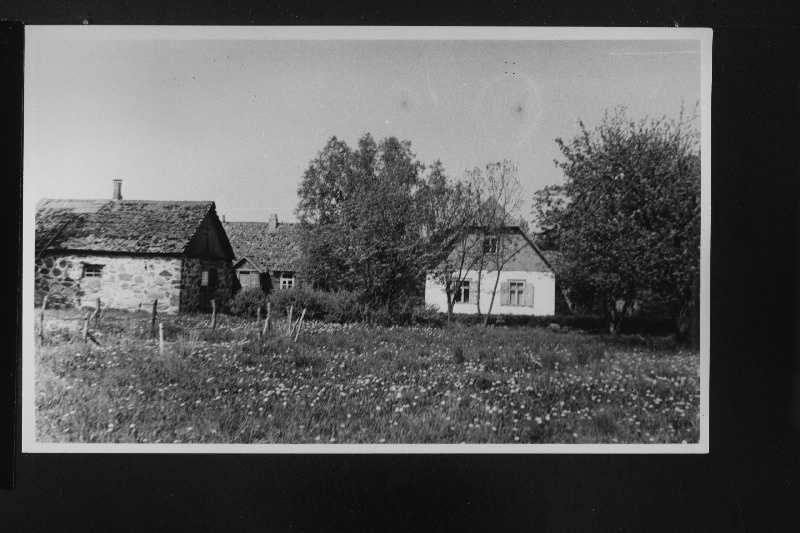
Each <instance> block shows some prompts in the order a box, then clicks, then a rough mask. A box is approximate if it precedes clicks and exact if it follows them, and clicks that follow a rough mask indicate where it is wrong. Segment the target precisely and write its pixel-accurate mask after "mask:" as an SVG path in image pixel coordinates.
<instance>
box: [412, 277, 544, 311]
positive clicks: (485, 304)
mask: <svg viewBox="0 0 800 533" xmlns="http://www.w3.org/2000/svg"><path fill="white" fill-rule="evenodd" d="M466 279H467V280H468V281H470V302H469V303H456V304H455V305H454V306H453V312H454V313H461V314H475V313H477V312H478V309H477V305H476V303H475V302H476V301H477V298H476V289H477V283H478V271H476V270H471V271H469V272H468V273H467V276H466ZM496 279H497V272H484V273H483V276H482V277H481V291H480V292H481V296H480V306H481V313H486V312H487V310H488V309H489V303H490V301H491V299H492V290H493V288H494V283H495V280H496ZM509 281H524V282H525V288H526V290H527V289H528V287H529V286H530V285H529V284H531V285H532V286H533V290H534V296H533V307H529V306H524V305H523V306H515V305H507V302H503V297H502V294H501V291H500V287H501V286H502V284H503V283H504V282H509ZM425 303H426V304H428V305H433V306H435V307H436V308H437V309H438V310H439V311H441V312H442V313H446V312H447V294H446V293H445V290H444V284H443V283H441V282H439V280H437V279H436V278H435V277H433V276H431V275H428V277H427V280H426V282H425ZM555 308H556V279H555V276H554V275H553V273H552V272H527V271H513V270H511V271H501V272H500V280H499V282H498V283H497V292H496V294H495V299H494V305H492V314H493V315H535V316H548V315H553V314H555Z"/></svg>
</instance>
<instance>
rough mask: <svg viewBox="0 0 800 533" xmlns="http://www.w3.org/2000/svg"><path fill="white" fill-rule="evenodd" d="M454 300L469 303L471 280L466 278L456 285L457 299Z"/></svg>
mask: <svg viewBox="0 0 800 533" xmlns="http://www.w3.org/2000/svg"><path fill="white" fill-rule="evenodd" d="M453 301H454V302H459V303H462V304H468V303H469V281H466V280H464V281H462V282H461V283H459V284H458V286H457V287H456V294H455V299H454V300H453Z"/></svg>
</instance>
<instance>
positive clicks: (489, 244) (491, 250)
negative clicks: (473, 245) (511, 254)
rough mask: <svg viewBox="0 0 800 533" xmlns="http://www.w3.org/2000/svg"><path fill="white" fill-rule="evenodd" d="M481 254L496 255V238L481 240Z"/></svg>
mask: <svg viewBox="0 0 800 533" xmlns="http://www.w3.org/2000/svg"><path fill="white" fill-rule="evenodd" d="M483 253H484V254H496V253H497V237H494V236H491V237H485V238H484V239H483Z"/></svg>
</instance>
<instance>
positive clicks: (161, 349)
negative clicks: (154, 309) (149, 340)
mask: <svg viewBox="0 0 800 533" xmlns="http://www.w3.org/2000/svg"><path fill="white" fill-rule="evenodd" d="M158 352H159V353H160V354H161V355H164V323H163V322H159V323H158Z"/></svg>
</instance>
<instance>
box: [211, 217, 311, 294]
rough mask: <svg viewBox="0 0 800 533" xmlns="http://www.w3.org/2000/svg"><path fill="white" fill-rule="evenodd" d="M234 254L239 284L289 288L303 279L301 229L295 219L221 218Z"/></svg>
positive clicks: (272, 288) (270, 289) (248, 286)
mask: <svg viewBox="0 0 800 533" xmlns="http://www.w3.org/2000/svg"><path fill="white" fill-rule="evenodd" d="M222 225H223V226H224V227H225V232H226V233H227V234H228V237H229V238H230V240H231V244H232V246H233V249H234V253H235V254H236V260H235V262H234V265H233V268H234V270H235V273H236V278H237V280H238V281H239V285H240V286H241V287H242V288H252V287H258V288H260V289H261V290H263V291H265V292H270V291H272V290H281V289H291V288H292V287H296V286H298V285H299V284H300V282H301V281H302V251H301V248H300V238H301V237H300V229H299V227H298V225H297V224H295V223H291V222H289V223H287V222H280V223H279V222H278V215H274V214H273V215H270V218H269V222H223V223H222Z"/></svg>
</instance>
